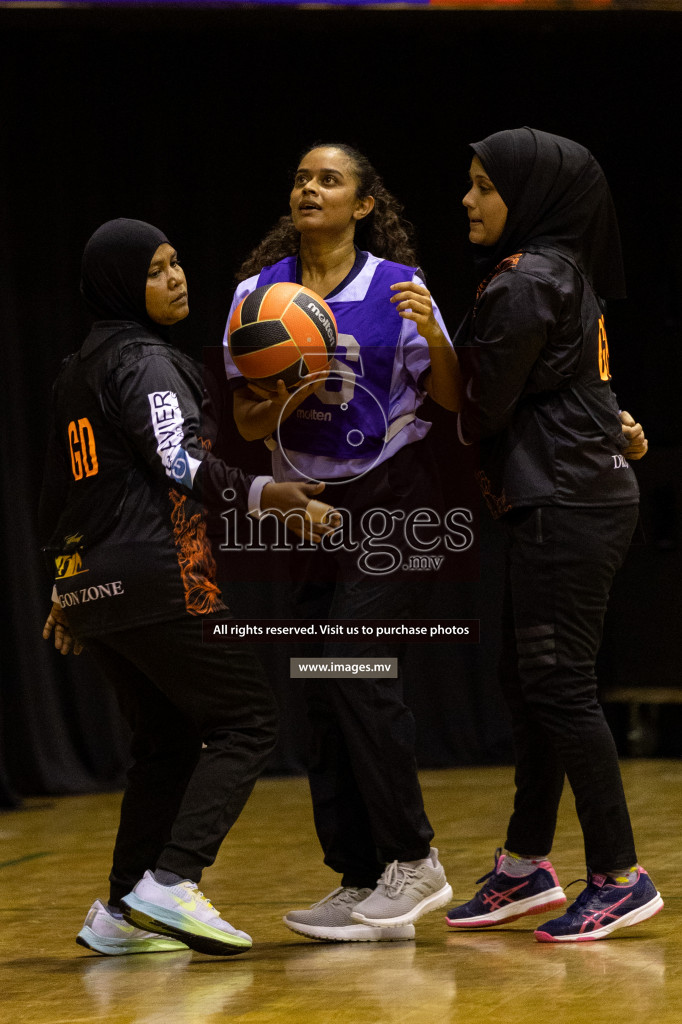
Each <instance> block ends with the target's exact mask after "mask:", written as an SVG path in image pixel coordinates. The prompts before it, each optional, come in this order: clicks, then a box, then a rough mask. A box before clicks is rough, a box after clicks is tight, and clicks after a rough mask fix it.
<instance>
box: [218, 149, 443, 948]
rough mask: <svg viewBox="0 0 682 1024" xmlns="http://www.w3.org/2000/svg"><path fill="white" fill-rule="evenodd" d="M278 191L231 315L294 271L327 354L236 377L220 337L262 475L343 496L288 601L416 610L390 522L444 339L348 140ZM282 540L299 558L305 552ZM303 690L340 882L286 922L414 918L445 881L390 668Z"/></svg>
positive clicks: (382, 611)
mask: <svg viewBox="0 0 682 1024" xmlns="http://www.w3.org/2000/svg"><path fill="white" fill-rule="evenodd" d="M289 205H290V213H289V214H288V215H287V216H285V217H283V218H282V219H281V220H280V222H279V223H278V225H277V226H276V227H275V228H274V229H273V231H272V232H270V234H269V235H268V236H267V237H266V238H265V239H264V240H263V241H262V242H261V244H260V245H259V246H258V247H257V248H256V249H255V250H254V252H253V253H252V254H251V256H250V257H249V258H248V259H247V260H246V262H245V263H244V265H243V266H242V268H241V271H240V274H239V277H240V279H241V281H240V284H239V286H238V288H237V290H236V293H235V296H234V301H233V305H232V309H231V310H230V317H228V323H229V321H230V318H231V315H232V312H233V310H234V309H235V308H236V306H237V305H238V304H239V303H240V302H241V301H242V299H244V298H245V296H246V295H248V294H250V293H251V292H252V291H253V290H254V289H255V288H257V287H260V286H262V285H265V284H270V283H273V282H276V281H294V282H298V283H300V284H303V285H304V286H306V287H307V288H311V289H312V290H313V291H314V292H316V293H317V294H318V295H320V296H322V297H323V298H324V299H325V301H326V303H327V304H328V305H329V306H330V307H331V309H332V312H333V313H334V316H335V318H336V322H337V325H338V331H339V337H338V345H337V349H336V352H335V357H334V360H333V362H332V364H331V370H330V373H329V375H328V376H326V377H323V378H322V379H317V380H316V381H311V382H306V383H305V384H304V385H303V386H301V387H299V388H298V389H297V390H296V391H294V392H293V394H290V393H289V392H287V390H286V388H285V386H284V383H283V382H282V381H279V382H278V386H277V392H276V393H272V392H267V391H264V390H262V389H260V388H258V387H254V386H253V385H249V384H248V383H247V381H246V380H244V378H242V377H240V376H239V374H238V371H237V370H236V368H235V366H234V364H233V363H232V360H231V359H230V356H229V352H228V349H227V347H226V349H225V357H226V358H225V362H226V368H227V374H228V377H229V378H230V380H231V387H232V389H233V392H234V412H235V419H236V422H237V425H238V428H239V430H240V432H241V434H242V435H243V436H244V437H245V438H247V439H249V440H255V439H257V438H265V439H266V443H267V444H268V447H269V448H270V449H271V451H272V465H273V476H274V477H275V479H276V480H299V481H300V480H306V481H311V480H312V481H323V482H324V483H325V485H326V490H325V499H326V500H328V501H330V502H331V503H333V505H334V506H335V507H336V508H337V509H341V510H345V512H344V513H343V516H344V519H343V523H344V525H343V527H342V528H341V529H340V530H337V531H336V533H335V534H333V535H331V537H330V538H329V544H328V547H327V550H326V551H320V552H315V553H314V554H313V555H311V558H310V563H309V565H306V569H305V571H304V573H303V576H304V578H303V582H302V583H300V584H299V585H298V589H297V595H296V604H297V611H298V614H299V615H305V616H306V617H307V618H311V619H320V618H322V619H324V618H329V619H331V620H337V619H346V620H348V619H353V620H362V619H366V620H376V619H392V620H397V621H403V620H406V619H410V618H414V617H415V616H416V615H419V613H422V614H423V608H424V606H425V601H426V593H425V592H424V588H423V586H419V585H415V583H414V581H413V580H411V582H410V584H409V585H408V584H406V583H405V574H404V573H402V574H401V570H402V565H403V563H404V561H405V557H406V556H407V555H409V553H410V551H411V550H413V549H412V548H411V547H410V537H409V531H407V530H406V529H405V523H407V522H409V521H410V519H409V513H410V511H413V510H415V509H419V508H424V507H425V506H426V507H427V508H435V509H437V508H438V505H437V504H435V505H434V504H433V503H434V501H435V502H437V500H438V499H437V492H438V488H437V486H436V480H437V471H436V470H435V469H434V467H432V465H431V463H430V459H429V457H428V454H427V452H426V450H425V448H424V445H422V444H420V441H421V440H422V439H423V438H424V437H425V436H426V434H427V432H428V430H429V427H430V424H429V423H428V422H426V421H425V420H422V419H420V418H419V416H418V410H419V406H420V405H421V403H422V401H423V400H424V398H425V397H426V395H430V396H431V397H432V398H433V399H434V400H435V401H436V402H438V403H439V404H440V405H442V406H444V407H445V408H448V409H450V410H453V411H454V410H456V409H457V408H458V371H457V360H456V357H455V354H454V350H453V348H452V345H451V343H450V340H449V338H448V336H447V333H446V330H445V327H444V325H443V322H442V319H441V317H440V314H439V312H438V310H437V308H436V306H435V304H434V303H433V301H432V299H431V295H430V293H429V291H428V289H427V288H426V286H425V284H424V281H423V279H422V276H421V274H420V272H419V271H418V269H417V268H416V266H415V264H416V259H415V254H414V249H413V247H412V243H411V240H410V226H409V225H408V224H407V223H406V222H405V221H404V220H403V219H402V217H401V209H402V208H401V207H400V206H399V204H398V203H397V202H396V200H395V199H394V198H393V196H391V195H390V193H388V192H387V190H386V188H385V186H384V185H383V182H382V181H381V179H380V178H379V176H378V175H377V173H376V171H375V170H374V168H373V167H372V166H371V164H370V163H369V161H368V160H367V159H366V158H365V157H364V156H363V155H362V154H361V153H358V152H357V151H356V150H354V149H352V148H350V147H349V146H346V145H343V144H323V145H316V146H315V147H314V148H312V149H310V150H309V151H308V152H306V153H305V154H304V155H303V157H302V159H301V161H300V163H299V166H298V169H297V170H296V173H295V176H294V182H293V188H292V190H291V195H290V202H289ZM225 343H226V346H227V336H226V338H225ZM433 514H434V516H435V512H434V513H433ZM377 536H379V537H380V538H381V540H382V542H385V541H388V544H386V543H382V544H381V551H377V550H376V548H377V547H378V545H376V544H375V545H374V549H373V548H372V545H371V543H370V542H371V541H372V539H373V538H376V537H377ZM344 537H345V539H346V543H343V538H344ZM351 537H352V538H353V539H354V540H355V541H356V543H355V547H354V548H353V543H352V542H350V540H349V539H350V538H351ZM351 548H352V550H349V549H351ZM318 554H319V557H317V555H318ZM294 557H295V558H296V559H297V562H298V570H297V575H299V576H300V575H301V573H300V567H301V566H302V565H303V564H304V563H303V561H302V559H304V558H305V557H306V556H305V555H303V554H302V553H300V552H296V553H295V556H294ZM320 653H322V654H323V655H325V656H327V657H330V656H331V657H334V658H335V659H338V660H341V659H344V660H349V659H354V660H357V661H358V663H361V662H363V661H366V660H367V658H368V657H380V656H382V655H396V654H397V653H398V649H397V648H396V645H395V643H386V644H383V643H380V642H378V641H376V640H369V639H368V641H367V643H357V644H356V643H353V644H351V643H348V642H346V643H343V642H340V641H337V642H334V640H333V639H330V641H329V642H328V643H326V644H325V645H324V648H323V650H322V651H321V652H320ZM306 699H307V706H308V712H309V718H310V723H311V732H312V752H311V757H310V764H309V780H310V788H311V793H312V798H313V809H314V815H315V825H316V829H317V834H318V837H319V839H320V843H321V845H322V849H323V851H324V859H325V863H326V864H328V865H329V866H330V867H331V868H332V869H333V870H335V871H337V872H338V873H339V874H340V875H341V880H340V881H341V885H340V887H339V888H337V889H335V890H334V891H333V892H332V893H330V894H329V896H327V897H325V898H324V899H323V900H321V901H320V902H319V903H317V904H315V905H314V906H313V907H311V908H310V909H308V910H295V911H290V912H289V913H288V914H287V915H286V916H285V918H284V921H285V924H286V925H287V926H288V927H289V928H291V929H292V930H293V931H296V932H298V933H300V934H303V935H306V936H308V937H310V938H315V939H334V940H337V941H358V942H361V941H367V942H371V941H378V940H382V939H408V938H412V937H413V936H414V922H415V921H416V920H417V919H418V918H419V917H421V916H422V915H423V914H425V913H427V912H429V911H431V910H435V909H436V908H437V907H441V906H443V905H444V904H445V903H446V902H447V900H448V898H449V894H450V892H451V889H450V886H449V885H448V883H447V881H446V878H445V874H444V872H443V869H442V867H441V865H440V863H439V861H438V851H437V850H435V849H433V848H432V847H431V846H430V842H431V839H432V838H433V834H434V833H433V829H432V828H431V825H430V824H429V821H428V819H427V817H426V814H425V812H424V805H423V800H422V794H421V789H420V786H419V780H418V777H417V766H416V760H415V754H414V734H415V725H414V719H413V716H412V713H411V712H410V710H409V709H408V708H407V706H406V705H405V703H404V700H403V694H402V682H401V680H400V678H397V679H380V678H377V677H373V676H371V675H367V674H364V675H361V674H358V675H353V676H352V677H351V678H348V679H331V678H326V679H322V678H318V679H315V680H308V681H307V683H306Z"/></svg>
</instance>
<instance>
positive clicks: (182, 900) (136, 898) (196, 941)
mask: <svg viewBox="0 0 682 1024" xmlns="http://www.w3.org/2000/svg"><path fill="white" fill-rule="evenodd" d="M121 910H122V911H123V916H124V917H125V919H126V921H128V922H129V923H130V924H133V925H135V926H136V927H138V928H149V929H153V930H154V931H157V932H160V933H161V934H162V935H171V936H173V937H174V938H177V939H180V940H181V941H182V942H186V943H187V945H188V946H189V947H190V949H194V950H196V951H197V952H198V953H209V954H212V955H214V956H231V955H232V954H233V953H244V952H245V951H246V950H247V949H251V946H252V945H253V943H252V941H251V936H250V935H247V934H246V932H240V931H238V930H237V929H236V928H233V927H232V925H231V924H229V923H228V922H227V921H224V920H223V918H222V917H221V916H220V914H219V912H218V911H217V910H216V909H215V907H214V906H213V904H212V903H211V901H210V900H208V899H207V898H206V897H205V896H204V894H203V893H202V892H199V889H198V887H197V883H196V882H192V881H190V880H189V879H186V880H185V881H184V882H178V884H177V885H160V884H159V882H157V881H156V879H155V878H154V875H153V874H152V872H151V871H145V873H144V877H143V878H142V880H141V881H139V882H138V883H137V885H136V886H135V888H134V889H133V891H132V892H129V893H128V895H127V896H125V897H124V898H123V899H122V900H121Z"/></svg>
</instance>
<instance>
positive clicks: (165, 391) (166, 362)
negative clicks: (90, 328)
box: [113, 349, 254, 511]
mask: <svg viewBox="0 0 682 1024" xmlns="http://www.w3.org/2000/svg"><path fill="white" fill-rule="evenodd" d="M200 377H201V371H200V370H199V368H198V367H197V368H196V371H194V368H192V370H190V368H189V365H188V366H184V365H182V364H181V363H179V362H176V361H175V360H173V359H171V358H169V357H168V356H167V355H166V354H165V353H164V351H163V350H162V349H159V350H158V351H152V352H151V353H146V354H144V355H143V356H142V357H141V358H140V359H138V360H136V361H135V362H131V363H130V364H128V365H126V366H124V367H121V368H119V370H118V371H117V373H116V378H115V381H114V382H113V387H114V391H115V393H116V395H115V398H116V400H117V402H118V404H119V422H120V426H121V429H122V430H123V432H124V434H125V435H126V437H127V438H128V440H129V442H130V443H131V445H132V446H133V447H134V448H135V449H136V450H137V452H138V453H139V455H140V456H141V457H142V459H143V460H144V461H145V462H146V464H147V465H148V467H149V468H150V470H151V472H152V473H153V474H154V475H155V476H156V477H157V478H159V479H160V480H164V479H165V480H166V481H167V482H168V484H169V485H173V486H176V487H177V486H180V487H183V488H184V489H186V490H187V491H188V492H189V493H191V494H192V495H193V497H195V498H197V499H198V500H199V501H201V502H203V503H204V504H205V505H207V506H208V507H209V508H211V507H213V508H215V507H219V506H221V505H222V504H223V503H224V502H223V492H224V491H226V490H230V491H233V492H234V495H235V499H236V502H237V504H238V505H239V506H240V507H241V508H243V509H246V510H247V511H248V509H247V504H248V493H249V488H250V486H251V483H252V482H253V480H254V477H253V476H250V475H249V474H247V473H244V472H243V471H242V470H241V469H238V468H236V467H233V466H228V465H227V463H225V462H223V461H222V460H221V459H218V458H216V456H215V455H212V454H211V452H210V451H208V450H207V448H206V447H205V446H204V445H203V444H202V440H201V434H202V397H203V396H202V387H201V380H200Z"/></svg>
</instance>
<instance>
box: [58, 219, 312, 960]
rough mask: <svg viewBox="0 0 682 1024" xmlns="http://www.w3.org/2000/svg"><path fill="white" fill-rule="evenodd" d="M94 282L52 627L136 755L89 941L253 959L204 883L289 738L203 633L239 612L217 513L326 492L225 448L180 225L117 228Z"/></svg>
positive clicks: (86, 292)
mask: <svg viewBox="0 0 682 1024" xmlns="http://www.w3.org/2000/svg"><path fill="white" fill-rule="evenodd" d="M81 289H82V293H83V297H84V299H85V302H86V304H87V306H88V307H89V309H90V310H91V312H92V314H93V316H94V318H95V322H94V323H93V326H92V329H91V331H90V333H89V335H88V337H87V338H86V339H85V341H84V343H83V345H82V346H81V348H80V350H79V351H78V352H75V353H74V354H73V355H71V356H69V358H68V359H67V360H66V361H65V363H64V365H63V366H62V369H61V372H60V374H59V377H58V379H57V381H56V383H55V387H54V394H53V418H52V437H51V442H50V449H49V453H48V459H47V469H46V476H45V481H44V487H43V495H42V498H41V510H40V522H41V533H42V535H43V536H44V537H45V538H46V539H47V544H46V551H47V553H48V554H49V556H50V563H51V565H52V567H53V568H54V570H55V576H56V580H55V590H54V593H53V602H54V603H53V607H52V612H51V614H50V616H49V618H48V620H47V623H46V625H45V631H44V634H43V635H44V636H45V638H46V639H47V638H48V637H49V636H50V634H51V632H52V630H53V629H54V630H55V644H56V646H57V647H58V648H60V649H61V650H62V652H63V653H66V652H67V651H68V650H69V649H71V648H72V646H74V645H77V646H78V647H80V645H84V646H85V647H87V650H88V652H89V653H90V655H91V656H92V658H93V659H94V661H95V662H96V664H97V666H98V668H99V669H100V670H101V671H102V673H103V674H104V676H105V677H106V678H107V679H108V680H109V681H110V682H111V683H112V684H113V686H114V687H115V689H116V693H117V697H118V699H119V703H120V706H121V709H122V711H123V713H124V715H125V717H126V719H127V721H128V722H129V724H130V726H131V729H132V732H133V737H132V756H133V766H132V768H131V769H130V772H129V775H128V784H127V786H126V791H125V794H124V797H123V804H122V808H121V820H120V825H119V829H118V834H117V838H116V845H115V849H114V856H113V866H112V871H111V875H110V896H109V902H108V904H107V905H105V904H103V903H102V902H100V901H99V900H96V901H95V903H94V904H93V906H92V907H91V909H90V911H89V913H88V915H87V918H86V920H85V924H84V926H83V928H82V930H81V932H80V934H79V936H78V942H79V943H81V944H82V945H85V946H87V947H88V948H90V949H94V950H97V951H98V952H100V953H105V954H111V955H118V954H122V953H137V952H164V951H169V950H178V949H187V948H188V947H190V948H192V949H196V950H199V951H201V952H204V953H214V954H218V955H222V956H224V955H226V954H230V953H240V952H243V951H244V950H246V949H249V948H250V946H251V939H250V937H249V936H248V935H247V934H246V933H245V932H242V931H239V930H237V929H235V928H233V927H232V926H231V925H230V924H228V922H227V921H225V920H223V918H222V917H221V916H220V914H219V913H218V911H216V910H215V909H214V908H213V907H212V905H211V904H210V902H209V901H208V900H207V899H206V898H205V897H204V896H203V895H202V894H201V893H200V892H199V891H198V888H197V886H198V882H199V881H200V879H201V874H202V871H203V869H204V868H205V867H208V866H209V865H211V864H212V863H213V861H214V860H215V857H216V855H217V853H218V850H219V848H220V845H221V842H222V840H223V839H224V837H225V835H226V834H227V832H228V830H229V829H230V828H231V826H232V824H233V823H234V821H235V820H236V819H237V817H238V815H239V813H240V812H241V810H242V807H243V806H244V803H245V802H246V800H247V798H248V796H249V793H250V792H251V789H252V788H253V785H254V783H255V780H256V778H257V777H258V775H259V774H260V772H261V770H262V769H263V767H264V765H265V762H266V760H267V758H268V755H269V754H270V752H271V750H272V747H273V745H274V741H275V735H276V709H275V701H274V697H273V695H272V693H271V691H270V688H269V686H268V684H267V682H266V680H265V678H264V676H263V673H262V670H261V668H260V666H259V664H258V662H257V660H256V659H255V657H254V656H253V654H252V653H251V652H249V651H247V650H245V649H244V648H243V647H242V646H240V645H225V644H223V643H204V642H203V640H202V625H203V620H205V619H206V618H207V617H210V616H216V615H217V616H225V615H226V614H229V613H228V610H227V608H226V606H225V605H224V604H223V601H222V598H221V594H220V590H219V588H218V585H217V583H216V579H215V562H214V560H213V557H212V554H211V549H210V545H209V543H208V540H207V537H206V524H205V516H204V505H205V504H207V505H211V506H214V507H220V504H221V499H222V496H223V494H224V493H225V492H226V491H228V490H229V491H231V492H232V493H233V494H234V496H235V500H236V501H237V502H238V503H239V504H240V505H241V507H242V508H243V509H245V510H254V511H258V509H259V502H260V501H264V502H266V506H264V507H268V508H270V509H274V510H277V511H278V512H279V513H280V514H281V515H285V514H286V513H287V512H288V511H291V510H292V509H304V508H305V506H306V504H307V503H308V501H309V500H310V497H311V496H312V495H313V494H316V493H318V492H319V491H320V490H321V489H322V488H321V487H314V486H312V485H307V484H304V485H298V484H274V483H272V481H271V479H270V478H269V477H260V478H253V477H251V476H247V475H246V474H245V473H243V472H242V471H241V470H239V469H234V468H231V467H229V466H227V465H225V463H223V462H222V461H221V460H220V459H218V458H216V457H215V456H214V455H213V454H212V453H211V446H212V442H213V441H214V440H215V439H214V437H213V436H211V431H210V427H209V430H208V433H207V424H210V423H211V422H212V421H213V417H212V415H211V410H210V408H207V406H206V401H207V400H206V396H205V392H204V386H203V373H202V369H201V367H199V366H198V365H197V364H196V363H194V362H193V361H192V360H191V359H189V358H188V357H187V356H185V355H184V354H183V353H182V352H180V351H179V350H178V349H176V348H174V347H173V346H172V345H171V344H170V342H169V340H168V338H169V331H170V328H171V327H172V325H173V324H174V323H177V322H178V321H180V320H183V319H184V318H185V317H186V316H187V314H188V312H189V307H188V299H187V282H186V279H185V275H184V272H183V270H182V267H181V266H180V264H179V262H178V256H177V253H176V251H175V249H174V248H173V247H172V245H170V243H169V242H168V240H167V238H166V236H165V235H164V234H163V233H162V232H161V231H159V230H157V229H156V228H154V227H152V226H151V225H149V224H145V223H144V222H142V221H137V220H126V219H119V220H114V221H109V222H108V223H106V224H104V225H102V227H100V228H99V229H98V230H97V231H96V232H95V233H94V235H93V236H92V238H91V239H90V241H89V242H88V244H87V246H86V248H85V253H84V256H83V264H82V283H81ZM202 407H203V408H202ZM202 413H207V415H202ZM122 914H125V917H126V920H127V921H128V922H129V923H130V924H132V925H133V926H134V927H133V928H130V926H129V924H126V922H125V921H124V920H123V917H122Z"/></svg>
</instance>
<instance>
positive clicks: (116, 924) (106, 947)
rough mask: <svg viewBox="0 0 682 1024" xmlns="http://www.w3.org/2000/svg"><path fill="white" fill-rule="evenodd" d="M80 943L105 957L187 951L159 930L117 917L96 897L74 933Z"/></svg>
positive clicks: (187, 948) (185, 947)
mask: <svg viewBox="0 0 682 1024" xmlns="http://www.w3.org/2000/svg"><path fill="white" fill-rule="evenodd" d="M76 942H77V943H78V945H79V946H85V948H86V949H93V950H94V951H95V952H96V953H103V954H104V955H105V956H123V955H125V954H126V953H178V952H182V950H189V946H186V945H185V943H184V942H179V941H178V939H171V938H169V937H168V936H167V935H159V934H158V932H147V931H144V930H143V929H142V928H136V927H135V925H132V924H128V922H127V921H124V920H123V918H119V917H116V916H115V915H114V914H112V913H111V911H110V910H109V908H108V907H105V905H104V904H103V903H102V902H101V901H100V900H95V902H94V903H93V904H92V906H91V907H90V909H89V910H88V913H87V916H86V918H85V922H84V924H83V927H82V928H81V930H80V931H79V933H78V935H77V936H76Z"/></svg>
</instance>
